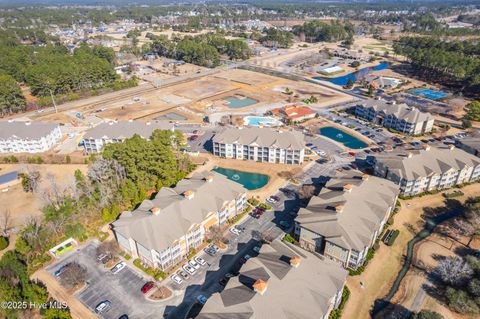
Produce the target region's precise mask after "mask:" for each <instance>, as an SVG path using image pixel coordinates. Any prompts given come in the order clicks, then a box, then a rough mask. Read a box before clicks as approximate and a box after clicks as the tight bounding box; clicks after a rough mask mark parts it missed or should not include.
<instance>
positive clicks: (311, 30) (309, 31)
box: [293, 20, 354, 42]
mask: <svg viewBox="0 0 480 319" xmlns="http://www.w3.org/2000/svg"><path fill="white" fill-rule="evenodd" d="M293 33H294V34H295V35H297V36H300V37H305V41H306V42H320V41H324V42H336V41H344V40H349V41H353V35H354V27H353V25H352V24H351V23H349V22H346V23H342V22H340V21H338V20H335V21H332V22H331V23H327V22H323V21H320V20H312V21H306V22H305V23H304V24H303V25H298V26H294V27H293Z"/></svg>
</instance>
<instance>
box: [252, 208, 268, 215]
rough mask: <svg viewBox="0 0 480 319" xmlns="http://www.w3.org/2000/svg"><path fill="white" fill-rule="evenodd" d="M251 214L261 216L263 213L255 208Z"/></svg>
mask: <svg viewBox="0 0 480 319" xmlns="http://www.w3.org/2000/svg"><path fill="white" fill-rule="evenodd" d="M253 212H254V213H255V214H257V215H263V213H265V211H264V210H263V209H261V208H255V209H254V210H253Z"/></svg>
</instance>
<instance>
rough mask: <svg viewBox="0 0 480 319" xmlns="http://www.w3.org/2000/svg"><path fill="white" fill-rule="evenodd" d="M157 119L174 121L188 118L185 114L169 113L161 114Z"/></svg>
mask: <svg viewBox="0 0 480 319" xmlns="http://www.w3.org/2000/svg"><path fill="white" fill-rule="evenodd" d="M156 120H173V121H185V120H188V119H187V118H186V117H185V116H183V115H180V114H177V113H173V112H172V113H167V114H163V115H160V116H159V117H157V118H156Z"/></svg>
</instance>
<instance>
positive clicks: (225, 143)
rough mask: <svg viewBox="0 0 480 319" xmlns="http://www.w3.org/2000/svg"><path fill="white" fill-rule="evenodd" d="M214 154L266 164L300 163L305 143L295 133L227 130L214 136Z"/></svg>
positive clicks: (264, 129) (262, 129)
mask: <svg viewBox="0 0 480 319" xmlns="http://www.w3.org/2000/svg"><path fill="white" fill-rule="evenodd" d="M213 155H215V156H219V157H224V158H234V159H240V160H251V161H257V162H267V163H282V164H301V163H303V160H304V155H305V140H304V136H303V134H302V133H300V132H297V131H282V130H276V129H273V128H258V127H251V128H226V129H224V130H223V131H220V132H219V133H217V134H216V135H215V136H214V137H213Z"/></svg>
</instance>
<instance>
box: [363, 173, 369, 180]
mask: <svg viewBox="0 0 480 319" xmlns="http://www.w3.org/2000/svg"><path fill="white" fill-rule="evenodd" d="M369 177H370V175H368V174H363V175H362V181H367V180H368V178H369Z"/></svg>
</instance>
